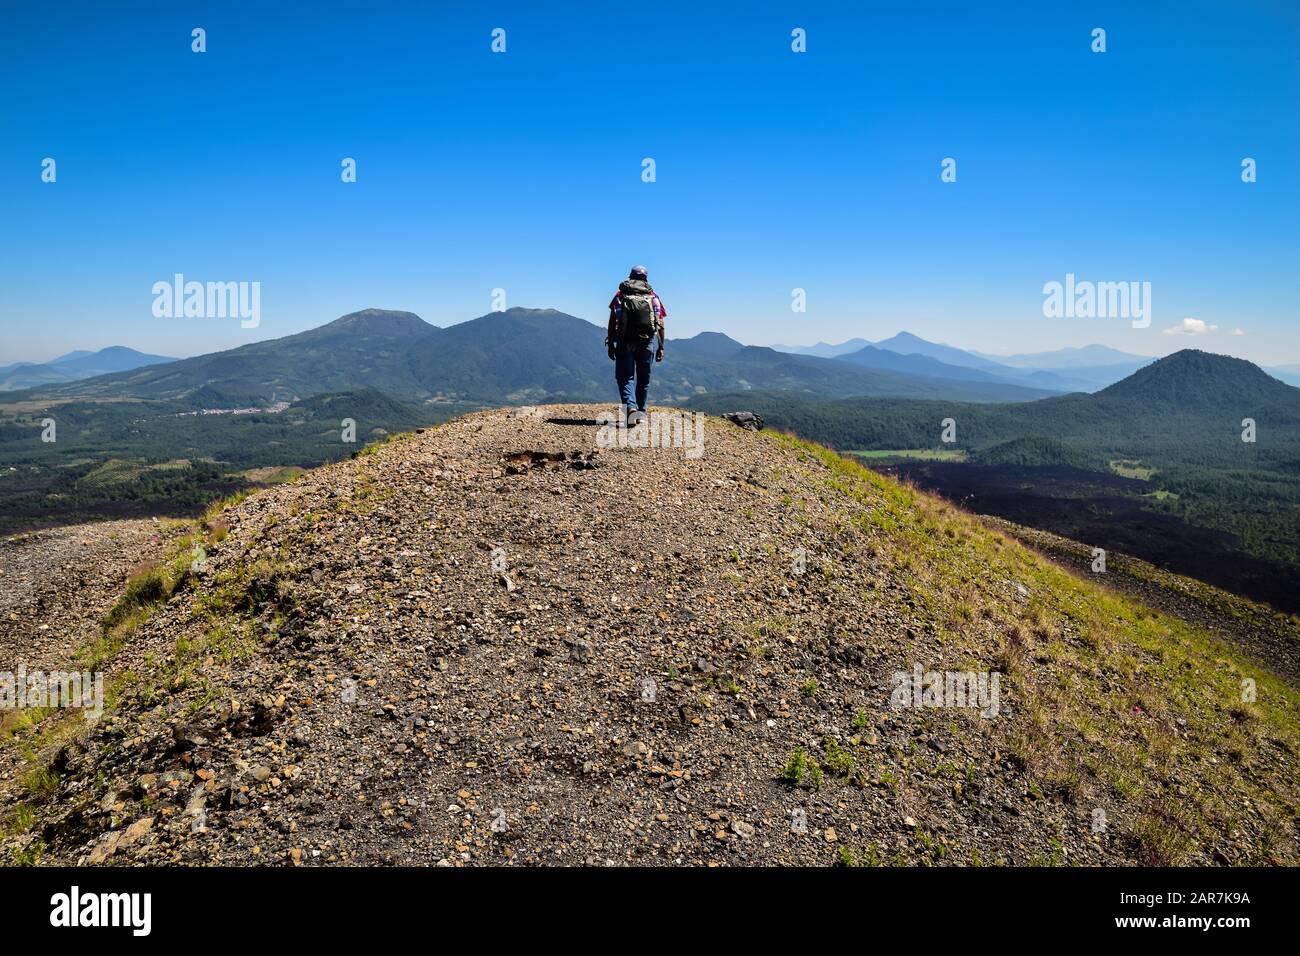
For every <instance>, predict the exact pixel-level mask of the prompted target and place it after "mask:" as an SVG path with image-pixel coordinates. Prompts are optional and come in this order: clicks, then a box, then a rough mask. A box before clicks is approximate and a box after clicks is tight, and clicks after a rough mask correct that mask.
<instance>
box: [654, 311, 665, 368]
mask: <svg viewBox="0 0 1300 956" xmlns="http://www.w3.org/2000/svg"><path fill="white" fill-rule="evenodd" d="M663 360H664V317H663V316H662V315H661V316H659V351H657V352H655V361H656V362H662V361H663Z"/></svg>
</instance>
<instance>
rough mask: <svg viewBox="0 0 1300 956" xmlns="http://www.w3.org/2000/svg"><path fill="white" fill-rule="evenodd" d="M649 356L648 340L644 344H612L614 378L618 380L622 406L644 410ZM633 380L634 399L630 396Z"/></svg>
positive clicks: (648, 378)
mask: <svg viewBox="0 0 1300 956" xmlns="http://www.w3.org/2000/svg"><path fill="white" fill-rule="evenodd" d="M651 358H652V355H651V353H650V343H648V342H647V343H646V344H645V345H632V344H629V343H627V342H619V343H618V344H617V345H615V346H614V378H615V379H617V380H618V394H619V397H620V398H621V399H622V400H623V407H624V408H636V409H638V410H640V411H645V394H646V389H648V388H649V387H650V365H651ZM633 380H635V382H636V398H635V400H633V396H632V383H633Z"/></svg>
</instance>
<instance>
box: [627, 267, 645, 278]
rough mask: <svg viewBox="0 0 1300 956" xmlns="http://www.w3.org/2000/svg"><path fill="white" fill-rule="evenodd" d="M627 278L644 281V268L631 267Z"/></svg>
mask: <svg viewBox="0 0 1300 956" xmlns="http://www.w3.org/2000/svg"><path fill="white" fill-rule="evenodd" d="M627 277H628V278H629V279H644V278H645V277H646V271H645V266H633V267H632V271H631V272H629V273H628V274H627Z"/></svg>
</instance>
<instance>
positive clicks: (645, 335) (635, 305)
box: [618, 279, 659, 345]
mask: <svg viewBox="0 0 1300 956" xmlns="http://www.w3.org/2000/svg"><path fill="white" fill-rule="evenodd" d="M654 294H655V293H654V289H652V288H650V283H649V282H646V281H645V280H644V279H624V280H623V281H622V282H620V283H619V286H618V299H619V303H620V304H621V305H622V311H621V314H620V316H619V337H620V338H621V339H622V340H623V341H624V342H627V343H629V344H632V345H646V344H648V343H649V342H650V340H651V339H653V338H654V337H655V334H656V333H657V332H658V331H659V316H658V315H657V314H656V313H655V304H654Z"/></svg>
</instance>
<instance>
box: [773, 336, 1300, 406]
mask: <svg viewBox="0 0 1300 956" xmlns="http://www.w3.org/2000/svg"><path fill="white" fill-rule="evenodd" d="M774 348H777V349H778V350H781V351H786V352H791V353H793V354H797V355H819V356H823V357H827V358H839V359H841V360H844V361H850V362H854V363H856V364H861V365H869V366H873V367H880V368H891V369H893V370H894V371H900V372H911V373H914V374H920V375H930V376H937V377H940V378H954V379H963V380H968V381H969V380H976V381H983V382H1001V383H1004V384H1011V385H1020V386H1027V387H1030V388H1041V389H1045V390H1047V391H1053V392H1096V391H1099V390H1100V389H1103V388H1105V387H1106V386H1108V385H1112V384H1114V383H1115V382H1118V381H1120V380H1121V379H1124V378H1127V377H1128V376H1130V375H1132V374H1133V373H1134V372H1136V371H1137V370H1138V369H1140V368H1143V367H1144V366H1147V365H1150V364H1151V363H1152V362H1153V361H1155V359H1154V358H1152V357H1149V356H1144V355H1134V354H1133V353H1130V352H1121V351H1119V350H1118V349H1113V348H1111V347H1109V346H1107V345H1085V346H1082V347H1081V348H1064V349H1056V350H1054V351H1050V352H1028V353H1020V354H1015V355H993V354H990V353H987V352H977V351H974V350H966V349H959V348H955V347H953V346H951V345H941V344H939V343H937V342H929V341H926V340H925V339H923V338H920V337H919V336H916V335H913V334H911V333H910V332H900V333H898V334H897V335H895V336H893V337H892V338H888V339H884V340H882V341H879V342H874V343H872V342H868V341H867V340H866V339H862V338H855V339H849V340H848V341H846V342H842V343H840V344H838V345H832V344H828V343H826V342H818V343H817V344H816V345H811V346H785V345H779V346H774ZM868 350H872V351H868ZM882 351H883V352H892V353H895V354H897V355H903V356H907V357H909V358H914V359H915V361H912V362H898V361H897V360H894V359H890V358H886V357H883V356H881V355H880V352H882ZM924 360H929V361H924ZM935 362H938V363H941V364H939V365H935V364H934V363H935ZM971 369H975V370H978V371H979V372H981V373H983V374H981V375H978V376H972V375H971V373H970V370H971ZM1265 371H1266V372H1268V373H1269V374H1270V375H1272V376H1273V377H1274V378H1276V379H1278V380H1279V381H1282V382H1285V383H1286V384H1288V385H1297V386H1300V366H1288V365H1282V366H1276V367H1271V368H1265Z"/></svg>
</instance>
